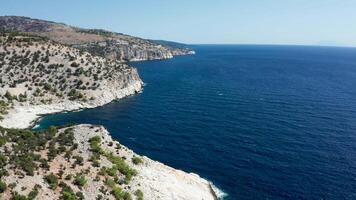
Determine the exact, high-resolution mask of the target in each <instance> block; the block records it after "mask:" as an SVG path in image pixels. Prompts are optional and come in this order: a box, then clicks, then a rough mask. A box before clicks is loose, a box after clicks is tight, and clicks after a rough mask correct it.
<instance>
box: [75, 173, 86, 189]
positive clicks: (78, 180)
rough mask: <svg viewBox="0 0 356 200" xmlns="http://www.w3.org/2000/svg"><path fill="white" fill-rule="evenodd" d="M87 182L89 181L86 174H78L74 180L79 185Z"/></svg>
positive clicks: (81, 185)
mask: <svg viewBox="0 0 356 200" xmlns="http://www.w3.org/2000/svg"><path fill="white" fill-rule="evenodd" d="M86 183H87V180H86V178H85V176H84V175H81V174H77V175H76V176H75V177H74V181H73V184H74V185H77V186H79V187H83V186H84V185H85V184H86Z"/></svg>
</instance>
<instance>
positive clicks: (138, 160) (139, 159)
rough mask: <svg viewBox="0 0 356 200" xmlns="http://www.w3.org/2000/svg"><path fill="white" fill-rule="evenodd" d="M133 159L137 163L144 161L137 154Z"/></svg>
mask: <svg viewBox="0 0 356 200" xmlns="http://www.w3.org/2000/svg"><path fill="white" fill-rule="evenodd" d="M131 160H132V162H133V163H134V164H135V165H138V164H141V163H143V161H142V159H141V158H139V157H136V156H134V157H133V158H132V159H131Z"/></svg>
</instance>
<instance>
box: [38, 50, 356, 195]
mask: <svg viewBox="0 0 356 200" xmlns="http://www.w3.org/2000/svg"><path fill="white" fill-rule="evenodd" d="M195 50H196V52H197V54H196V55H193V56H180V57H176V58H174V59H171V60H164V61H149V62H137V63H132V65H134V66H136V67H137V68H138V70H139V73H140V75H141V78H142V79H143V81H144V82H145V83H146V86H145V88H144V91H143V93H140V94H137V95H134V96H130V97H128V98H125V99H123V100H120V101H118V102H113V103H110V104H108V105H105V106H103V107H100V108H95V109H89V110H84V111H81V112H73V113H61V114H55V115H50V116H46V117H45V118H43V119H42V120H41V121H40V122H39V123H38V125H39V126H40V128H45V127H48V126H49V125H60V124H67V123H94V124H102V125H104V126H105V127H106V128H107V129H108V130H109V131H110V132H111V133H112V135H113V137H114V138H115V139H118V140H119V141H120V142H121V143H123V144H124V145H126V146H128V147H129V148H131V149H133V150H134V151H136V152H137V153H139V154H143V155H146V156H149V157H151V158H152V159H155V160H159V161H161V162H163V163H165V164H168V165H170V166H173V167H175V168H179V169H183V170H185V171H192V172H195V173H198V174H200V175H201V176H202V177H204V178H207V179H208V180H210V181H212V182H214V184H215V185H217V186H218V187H219V188H221V189H222V190H223V191H224V192H226V193H227V194H228V197H227V199H355V198H356V190H355V188H356V49H354V48H331V47H304V46H252V45H240V46H239V45H236V46H233V45H231V46H219V45H202V46H196V47H195Z"/></svg>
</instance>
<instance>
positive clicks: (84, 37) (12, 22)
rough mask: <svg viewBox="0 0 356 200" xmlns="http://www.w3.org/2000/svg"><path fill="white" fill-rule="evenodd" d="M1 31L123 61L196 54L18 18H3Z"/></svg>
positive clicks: (116, 36) (61, 25) (119, 36)
mask: <svg viewBox="0 0 356 200" xmlns="http://www.w3.org/2000/svg"><path fill="white" fill-rule="evenodd" d="M0 29H2V30H5V31H18V32H25V33H30V34H34V35H38V36H43V37H47V38H49V39H51V40H53V41H56V42H59V43H61V44H66V45H71V46H72V47H75V48H78V49H81V50H86V51H88V52H90V53H91V54H93V55H96V56H102V57H105V58H108V59H115V60H120V61H138V60H153V59H167V58H172V57H173V56H174V55H186V54H193V53H194V51H192V50H191V49H189V48H187V47H177V46H174V45H170V43H169V42H165V43H162V42H158V41H157V42H156V41H154V40H146V39H142V38H138V37H133V36H129V35H125V34H121V33H115V32H110V31H105V30H100V29H84V28H78V27H72V26H68V25H66V24H63V23H56V22H51V21H45V20H39V19H31V18H27V17H18V16H2V17H0Z"/></svg>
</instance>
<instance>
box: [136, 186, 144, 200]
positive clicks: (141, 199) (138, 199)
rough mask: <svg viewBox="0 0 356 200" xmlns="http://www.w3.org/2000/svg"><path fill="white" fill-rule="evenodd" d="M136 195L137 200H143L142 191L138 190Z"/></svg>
mask: <svg viewBox="0 0 356 200" xmlns="http://www.w3.org/2000/svg"><path fill="white" fill-rule="evenodd" d="M135 195H136V197H137V200H143V192H142V191H141V190H140V189H138V190H136V192H135Z"/></svg>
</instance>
